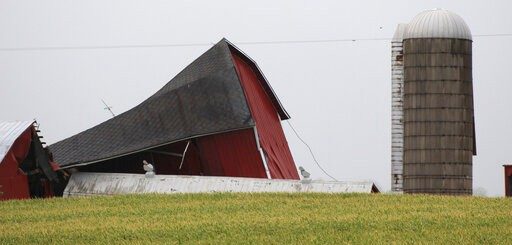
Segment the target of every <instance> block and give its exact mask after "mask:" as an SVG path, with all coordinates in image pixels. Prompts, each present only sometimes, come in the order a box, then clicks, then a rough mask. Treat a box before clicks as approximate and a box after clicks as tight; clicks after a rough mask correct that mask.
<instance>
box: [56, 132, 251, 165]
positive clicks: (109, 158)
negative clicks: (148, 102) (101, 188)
mask: <svg viewBox="0 0 512 245" xmlns="http://www.w3.org/2000/svg"><path fill="white" fill-rule="evenodd" d="M254 127H255V125H254V124H253V125H251V126H249V127H241V128H236V129H229V130H224V131H218V132H212V133H207V134H199V135H194V136H190V137H187V138H183V139H178V140H175V141H169V142H165V143H161V144H157V145H153V146H149V147H145V148H142V149H139V150H135V151H130V152H125V153H121V154H118V155H115V156H111V157H106V158H102V159H95V160H92V161H88V162H76V163H69V164H65V165H61V164H60V163H58V162H57V164H58V165H59V166H60V169H68V168H74V167H81V166H87V165H90V164H95V163H99V162H103V161H108V160H112V159H115V158H119V157H124V156H128V155H131V154H136V153H140V152H143V151H147V150H151V149H154V148H158V147H161V146H164V145H169V144H174V143H178V142H181V141H186V140H191V139H195V138H200V137H205V136H210V135H214V134H223V133H229V132H234V131H238V130H244V129H249V128H254ZM50 150H51V149H50Z"/></svg>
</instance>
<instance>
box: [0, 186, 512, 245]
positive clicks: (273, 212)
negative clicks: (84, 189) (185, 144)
mask: <svg viewBox="0 0 512 245" xmlns="http://www.w3.org/2000/svg"><path fill="white" fill-rule="evenodd" d="M417 242H421V243H436V244H439V243H462V244H467V243H485V244H506V243H508V244H510V243H511V242H512V199H504V198H475V197H442V196H410V195H363V194H357V195H356V194H349V195H347V194H344V195H330V194H195V195H132V196H115V197H91V198H69V199H63V198H55V199H43V200H27V201H7V202H0V244H22V243H37V244H47V243H54V244H85V243H103V244H114V243H193V244H196V243H201V244H219V243H231V244H234V243H236V244H240V243H243V244H245V243H251V244H254V243H257V244H268V243H270V244H278V243H293V244H297V243H299V244H310V243H321V244H324V243H329V244H336V243H417Z"/></svg>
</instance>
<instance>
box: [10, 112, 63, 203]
mask: <svg viewBox="0 0 512 245" xmlns="http://www.w3.org/2000/svg"><path fill="white" fill-rule="evenodd" d="M37 132H38V130H37V129H36V128H35V127H34V122H33V121H21V122H0V200H7V199H25V198H30V197H48V196H53V194H54V187H57V186H58V183H59V177H58V175H57V173H55V172H54V171H55V170H56V168H55V167H53V168H52V164H51V156H50V154H49V152H48V151H47V150H46V149H45V148H43V146H42V143H41V141H40V137H39V136H38V134H37Z"/></svg>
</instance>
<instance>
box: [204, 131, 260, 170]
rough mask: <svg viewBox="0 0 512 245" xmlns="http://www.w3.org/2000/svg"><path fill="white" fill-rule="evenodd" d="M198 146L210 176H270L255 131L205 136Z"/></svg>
mask: <svg viewBox="0 0 512 245" xmlns="http://www.w3.org/2000/svg"><path fill="white" fill-rule="evenodd" d="M198 145H199V151H200V156H201V160H202V162H203V164H204V168H205V173H206V175H209V176H232V177H254V178H266V177H267V175H266V173H265V167H264V165H263V161H262V159H261V155H260V153H259V151H258V146H257V144H256V139H255V136H254V130H253V129H252V128H250V129H243V130H237V131H232V132H228V133H223V134H215V135H210V136H206V137H202V138H199V139H198Z"/></svg>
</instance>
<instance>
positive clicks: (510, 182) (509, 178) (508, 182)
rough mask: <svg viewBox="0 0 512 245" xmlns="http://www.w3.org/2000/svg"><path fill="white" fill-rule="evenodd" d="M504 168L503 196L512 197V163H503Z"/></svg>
mask: <svg viewBox="0 0 512 245" xmlns="http://www.w3.org/2000/svg"><path fill="white" fill-rule="evenodd" d="M503 167H504V168H505V196H507V197H512V164H505V165H503Z"/></svg>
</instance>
